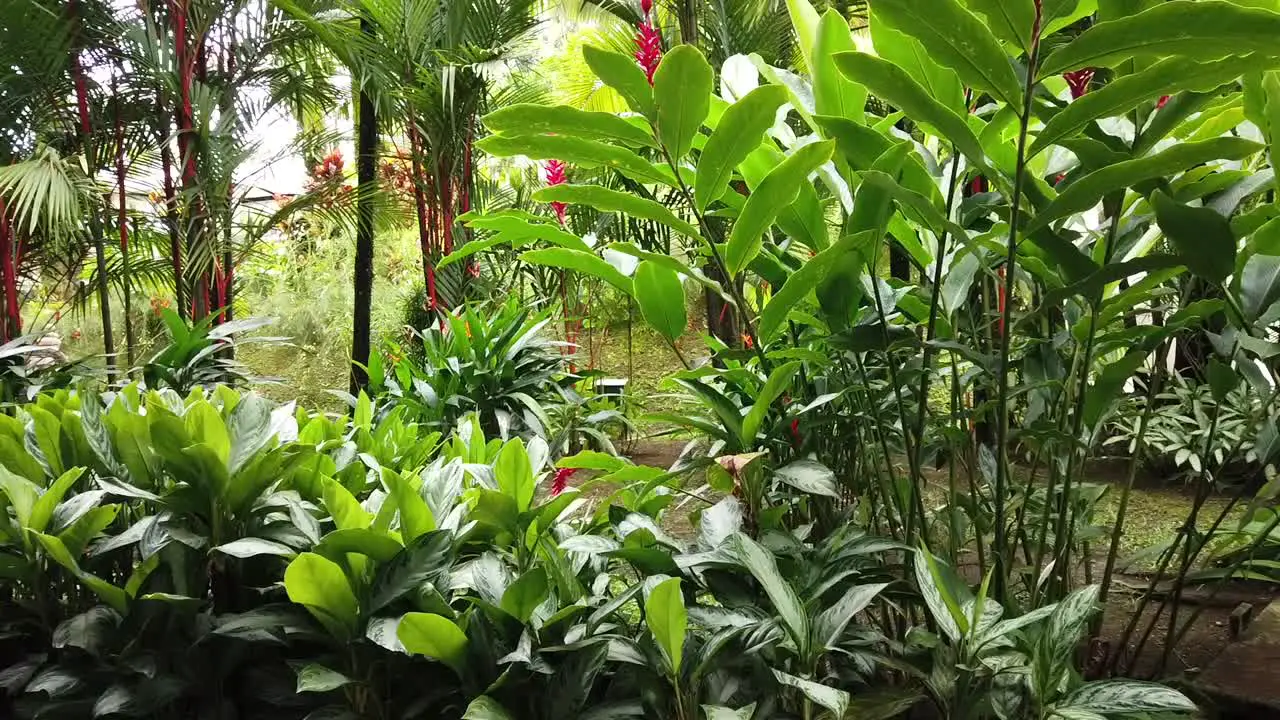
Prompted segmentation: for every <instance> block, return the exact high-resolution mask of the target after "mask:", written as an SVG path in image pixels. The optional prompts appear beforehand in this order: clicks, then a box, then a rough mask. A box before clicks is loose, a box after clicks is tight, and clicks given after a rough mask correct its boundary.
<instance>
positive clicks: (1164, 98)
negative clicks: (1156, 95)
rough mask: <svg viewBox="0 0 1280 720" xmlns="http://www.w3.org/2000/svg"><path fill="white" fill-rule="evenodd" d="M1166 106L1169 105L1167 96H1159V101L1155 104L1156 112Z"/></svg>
mask: <svg viewBox="0 0 1280 720" xmlns="http://www.w3.org/2000/svg"><path fill="white" fill-rule="evenodd" d="M1168 104H1169V96H1168V95H1161V96H1160V100H1158V101H1157V102H1156V109H1157V110H1163V109H1164V106H1165V105H1168Z"/></svg>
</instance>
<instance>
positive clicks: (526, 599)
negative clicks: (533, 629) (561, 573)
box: [502, 567, 548, 625]
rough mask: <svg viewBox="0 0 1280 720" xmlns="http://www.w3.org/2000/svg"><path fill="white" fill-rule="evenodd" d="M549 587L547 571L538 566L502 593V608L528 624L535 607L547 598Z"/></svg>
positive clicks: (517, 579)
mask: <svg viewBox="0 0 1280 720" xmlns="http://www.w3.org/2000/svg"><path fill="white" fill-rule="evenodd" d="M547 587H548V586H547V571H546V570H543V569H542V568H540V567H536V568H534V569H532V570H530V571H529V572H526V573H525V574H524V575H521V576H520V577H518V578H516V581H515V582H513V583H511V584H510V585H508V586H507V590H506V592H504V593H502V609H503V610H505V611H506V612H507V614H508V615H510V616H511V617H513V618H515V619H517V620H519V621H520V622H521V623H523V624H525V625H527V624H529V618H530V617H531V616H532V615H533V611H534V609H536V608H537V607H538V605H540V604H542V601H543V600H546V599H547Z"/></svg>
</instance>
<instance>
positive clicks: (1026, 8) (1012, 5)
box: [926, 0, 1036, 52]
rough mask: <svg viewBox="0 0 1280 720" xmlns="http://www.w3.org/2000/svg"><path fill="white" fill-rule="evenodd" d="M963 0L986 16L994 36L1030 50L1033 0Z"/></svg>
mask: <svg viewBox="0 0 1280 720" xmlns="http://www.w3.org/2000/svg"><path fill="white" fill-rule="evenodd" d="M963 1H964V4H965V5H966V6H967V7H968V8H969V10H971V11H972V12H974V13H976V14H978V15H982V16H985V17H986V18H987V23H988V24H989V25H990V27H991V32H992V33H994V34H995V36H996V37H998V38H1000V39H1001V40H1004V41H1006V42H1011V43H1013V44H1014V45H1016V46H1017V47H1018V48H1019V49H1021V50H1022V51H1023V52H1027V51H1030V50H1031V31H1032V29H1033V28H1034V27H1035V24H1036V5H1035V2H1034V0H963ZM926 12H927V11H926Z"/></svg>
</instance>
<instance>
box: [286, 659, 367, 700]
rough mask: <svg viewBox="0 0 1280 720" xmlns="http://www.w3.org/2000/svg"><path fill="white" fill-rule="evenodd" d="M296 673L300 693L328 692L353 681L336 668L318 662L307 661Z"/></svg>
mask: <svg viewBox="0 0 1280 720" xmlns="http://www.w3.org/2000/svg"><path fill="white" fill-rule="evenodd" d="M297 674H298V687H297V692H300V693H304V692H329V691H330V690H337V689H338V688H340V687H342V686H343V685H349V684H351V683H353V682H355V681H354V680H352V679H351V678H349V677H347V676H346V675H343V674H342V673H340V672H338V671H337V670H333V669H330V668H327V667H325V666H324V665H321V664H320V663H307V664H306V665H303V666H302V667H299V668H298V669H297Z"/></svg>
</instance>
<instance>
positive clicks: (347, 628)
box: [284, 553, 360, 639]
mask: <svg viewBox="0 0 1280 720" xmlns="http://www.w3.org/2000/svg"><path fill="white" fill-rule="evenodd" d="M284 589H285V592H287V593H288V595H289V600H291V601H293V602H295V603H297V604H299V605H301V606H303V607H305V608H306V609H307V611H308V612H310V613H311V614H312V615H314V616H315V618H316V619H317V620H319V621H320V623H321V624H322V625H324V626H325V628H326V629H328V630H329V632H330V633H332V634H333V635H334V636H335V637H337V638H339V639H345V638H349V637H351V635H352V634H353V633H354V632H355V629H356V621H357V619H358V617H359V614H360V609H359V605H358V604H357V602H356V596H355V593H353V592H352V591H351V584H350V583H349V582H347V576H346V575H345V574H343V572H342V568H341V567H339V566H338V564H337V563H335V562H333V561H332V560H330V559H328V558H326V557H323V556H321V555H317V554H315V553H302V554H301V555H299V556H298V557H296V558H294V559H293V561H292V562H290V563H289V567H288V568H286V569H285V571H284Z"/></svg>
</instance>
